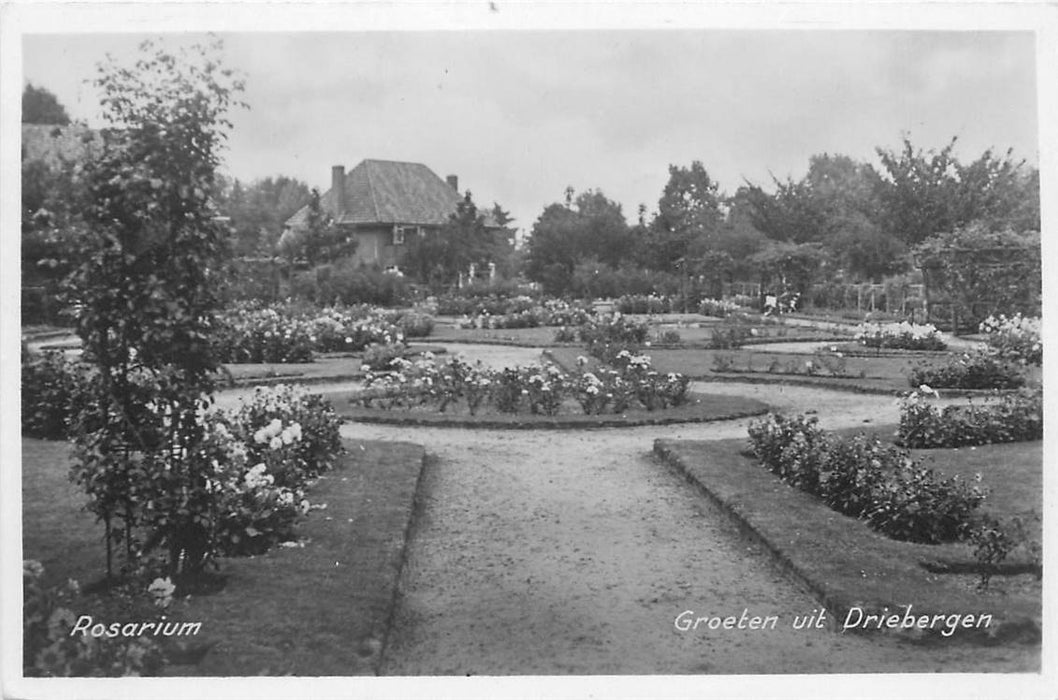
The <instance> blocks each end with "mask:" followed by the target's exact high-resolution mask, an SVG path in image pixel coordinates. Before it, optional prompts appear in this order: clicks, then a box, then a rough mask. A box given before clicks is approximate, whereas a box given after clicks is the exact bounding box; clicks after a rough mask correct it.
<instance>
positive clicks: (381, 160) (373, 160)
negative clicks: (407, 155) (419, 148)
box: [362, 158, 429, 168]
mask: <svg viewBox="0 0 1058 700" xmlns="http://www.w3.org/2000/svg"><path fill="white" fill-rule="evenodd" d="M362 162H364V163H393V164H394V165H418V166H420V167H423V168H428V167H429V166H427V165H426V163H420V162H418V161H414V160H390V159H387V158H364V160H363V161H362Z"/></svg>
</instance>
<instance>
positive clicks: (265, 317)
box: [215, 303, 433, 363]
mask: <svg viewBox="0 0 1058 700" xmlns="http://www.w3.org/2000/svg"><path fill="white" fill-rule="evenodd" d="M432 330H433V319H432V318H431V317H430V316H428V315H426V314H423V313H420V312H416V311H383V310H380V309H376V308H373V307H366V306H359V307H325V308H321V309H318V308H315V307H308V308H306V307H298V306H296V305H292V304H287V305H278V304H277V305H271V306H263V305H260V304H256V303H239V304H236V305H233V306H232V307H230V308H229V309H227V310H226V311H225V312H224V313H222V314H221V315H220V316H219V318H218V327H217V331H216V334H215V346H216V350H217V355H218V358H219V359H220V361H221V362H229V363H258V362H278V363H289V362H311V361H312V359H313V356H314V354H315V353H318V352H339V351H347V352H358V351H360V350H363V349H364V348H365V347H367V346H368V345H370V344H372V343H381V344H388V343H396V342H401V341H403V340H404V338H405V337H416V336H418V337H421V336H425V335H429V334H430V333H431V332H432Z"/></svg>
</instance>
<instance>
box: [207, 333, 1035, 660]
mask: <svg viewBox="0 0 1058 700" xmlns="http://www.w3.org/2000/svg"><path fill="white" fill-rule="evenodd" d="M480 348H481V350H480V353H479V350H478V346H460V349H461V350H463V351H464V352H465V353H466V354H467V355H468V356H469V357H471V358H475V359H476V358H477V357H482V359H483V360H486V361H488V362H489V363H490V364H497V365H500V366H502V365H503V364H511V363H514V362H517V363H525V362H527V361H531V360H533V359H535V357H533V356H532V353H535V352H538V351H535V350H527V349H525V348H509V347H503V346H480ZM348 387H349V384H348V383H344V384H342V385H341V388H348ZM695 388H696V390H698V391H706V392H710V393H714V394H716V393H719V394H732V395H743V396H751V397H756V398H760V399H762V400H764V401H767V402H768V403H770V404H772V405H773V406H775V407H776V408H779V409H785V410H800V411H804V410H812V409H814V410H816V411H817V412H818V415H819V417H820V420H821V423H822V424H823V425H824V426H825V427H828V428H838V427H847V426H855V425H862V424H864V423H879V424H880V423H892V422H895V421H896V420H897V417H898V408H897V405H896V403H895V401H894V400H893V399H891V398H888V397H879V396H864V395H853V394H846V393H840V392H832V391H827V390H822V389H816V388H809V387H776V386H767V385H749V384H747V385H739V384H726V383H725V384H716V383H709V384H702V385H698V386H696V387H695ZM313 390H314V391H318V390H323V391H327V390H328V387H325V386H324V387H313ZM242 393H245V392H225V396H224V397H223V398H222V402H223V403H229V402H230V401H233V400H237V398H238V396H239V395H241V394H242ZM748 422H749V421H748V420H739V421H730V422H723V423H714V424H697V425H683V426H680V425H675V426H665V427H644V428H626V429H608V430H593V431H579V432H571V431H561V432H556V431H502V430H462V429H450V428H449V429H445V428H416V429H414V430H409V429H406V428H400V427H391V426H381V425H365V424H347V425H345V426H344V427H343V429H342V434H343V436H344V437H346V438H350V439H354V440H355V439H358V438H359V439H365V440H366V439H371V440H375V439H381V440H413V441H415V442H418V443H421V444H424V445H425V446H426V449H427V451H428V453H429V454H430V456H431V457H430V462H429V464H428V466H427V471H426V473H425V476H424V479H425V481H424V484H423V496H424V499H423V506H422V509H421V513H420V517H419V520H418V522H417V524H416V528H415V531H414V532H413V535H412V538H411V541H410V545H409V558H408V562H407V566H406V568H405V571H404V575H403V578H402V589H403V596H402V599H401V603H400V606H399V609H398V613H397V619H396V624H395V627H394V629H393V631H392V632H391V636H390V639H389V645H388V649H387V652H386V659H385V665H384V668H383V672H384V673H385V674H387V675H421V674H429V675H451V674H457V675H463V674H475V675H505V674H628V673H635V674H659V673H666V674H682V673H703V674H732V673H826V672H842V673H848V672H869V671H879V672H880V671H949V672H954V671H981V670H985V669H987V670H1004V671H1013V670H1021V669H1026V668H1030V667H1033V665H1034V664H1036V663H1038V657H1033V656H1032V655H1031V652H1032V651H1033V650H1022V649H1010V648H1003V647H992V648H979V647H978V648H967V647H960V646H955V645H952V646H948V645H940V646H934V647H928V648H927V647H922V646H909V645H906V644H902V643H899V642H897V641H895V640H891V639H884V638H881V637H854V636H845V635H840V634H837V633H833V632H829V631H826V630H822V629H819V630H794V629H792V627H791V625H790V623H791V621H792V620H793V619H794V616H795V615H806V614H810V613H812V612H813V611H814V610H817V609H818V608H819V605H818V604H817V603H816V602H815V600H814V599H813V598H812V597H811V596H809V595H808V594H807V593H806V592H804V591H802V590H800V589H799V588H798V586H796V585H795V584H794V583H792V582H791V581H790V580H789V579H788V578H786V577H785V576H784V575H783V574H782V573H781V572H779V571H778V570H777V569H775V568H774V566H773V565H772V563H771V560H770V559H769V558H768V557H767V555H765V554H764V553H763V552H762V551H759V550H758V549H757V548H756V547H755V546H750V545H748V544H747V542H746V541H745V540H744V539H743V538H742V537H741V536H740V535H739V533H738V532H737V529H736V528H735V527H734V526H733V525H731V524H730V523H728V522H727V521H726V519H725V518H724V516H723V514H722V513H720V512H718V511H717V509H716V508H715V507H714V506H713V505H712V504H711V503H710V502H709V501H708V500H707V499H705V498H704V497H702V496H701V495H699V494H698V493H697V492H696V491H695V490H694V489H693V488H691V487H690V486H688V485H687V484H686V482H684V481H683V480H682V479H681V478H680V477H678V476H677V475H676V474H675V473H673V472H672V471H671V470H670V469H669V468H668V467H666V466H665V465H663V464H661V463H659V462H657V461H655V460H654V459H653V457H652V456H651V447H652V444H653V440H654V439H655V438H658V437H671V438H687V439H718V438H728V437H742V436H745V434H746V426H747V424H748ZM687 610H692V611H694V615H695V616H709V617H713V616H724V617H726V616H736V617H737V616H740V615H741V614H742V613H743V611H744V610H748V617H752V616H754V615H757V616H761V617H763V616H766V615H772V616H776V617H777V618H778V624H777V625H776V627H775V629H767V630H759V629H758V630H750V629H741V630H739V629H731V630H708V629H704V627H703V628H701V629H699V630H696V631H686V632H684V631H679V630H677V629H676V628H675V625H674V621H675V619H676V617H677V615H679V614H680V613H682V612H684V611H687ZM1036 653H1037V654H1038V651H1037V652H1036Z"/></svg>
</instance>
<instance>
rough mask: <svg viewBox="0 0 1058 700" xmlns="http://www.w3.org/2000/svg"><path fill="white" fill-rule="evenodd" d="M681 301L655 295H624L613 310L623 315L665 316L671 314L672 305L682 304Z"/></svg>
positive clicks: (673, 307)
mask: <svg viewBox="0 0 1058 700" xmlns="http://www.w3.org/2000/svg"><path fill="white" fill-rule="evenodd" d="M682 301H683V300H682V299H678V298H676V297H671V296H659V295H657V294H626V295H624V296H622V297H620V298H618V299H617V301H616V302H615V303H614V310H615V311H619V312H621V313H623V314H667V313H672V312H673V310H674V309H675V308H679V307H678V306H674V304H682Z"/></svg>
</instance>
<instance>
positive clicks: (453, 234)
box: [400, 191, 504, 285]
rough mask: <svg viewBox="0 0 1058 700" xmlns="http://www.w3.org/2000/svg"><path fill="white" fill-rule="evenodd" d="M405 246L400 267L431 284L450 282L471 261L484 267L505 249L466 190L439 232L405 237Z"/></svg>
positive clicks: (467, 267)
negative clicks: (409, 237)
mask: <svg viewBox="0 0 1058 700" xmlns="http://www.w3.org/2000/svg"><path fill="white" fill-rule="evenodd" d="M405 245H406V246H407V250H406V251H405V252H404V255H403V257H402V258H401V261H400V268H401V269H402V270H404V271H405V272H406V273H408V274H410V275H411V276H412V277H414V278H416V279H418V280H420V281H421V282H425V283H428V284H431V285H445V284H451V283H452V282H453V281H454V280H455V279H456V278H457V277H458V276H459V273H460V272H466V271H467V270H468V269H469V267H470V265H471V263H474V264H475V265H478V266H481V267H484V266H485V265H487V264H488V263H490V262H494V261H495V260H496V259H497V258H498V257H499V256H500V255H501V254H502V253H503V252H504V251H503V250H502V249H501V248H499V245H500V244H499V242H498V241H497V238H496V236H495V235H494V232H493V231H491V230H490V229H489V228H488V227H487V226H486V225H485V215H484V213H482V212H480V211H478V208H477V206H476V205H475V204H474V199H473V196H472V195H471V193H470V192H469V191H468V192H467V193H466V194H465V195H464V196H463V199H462V200H461V201H460V202H459V203H458V204H457V205H456V211H455V213H453V214H452V215H451V216H449V217H448V221H447V223H445V225H444V226H443V227H442V228H441V229H440V230H439V231H428V232H426V233H424V234H423V235H422V236H419V237H415V238H411V239H406V240H405Z"/></svg>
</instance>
